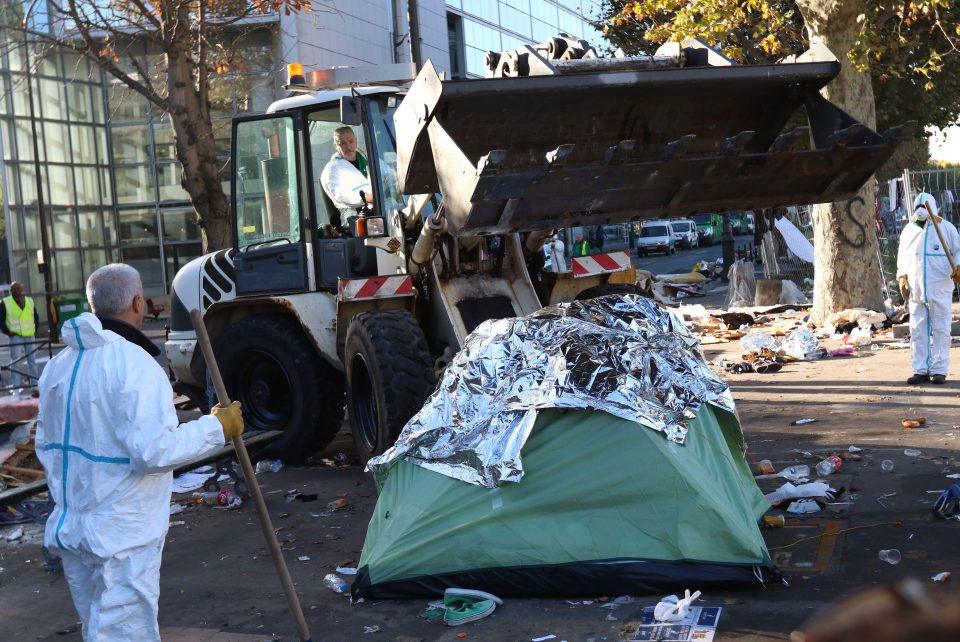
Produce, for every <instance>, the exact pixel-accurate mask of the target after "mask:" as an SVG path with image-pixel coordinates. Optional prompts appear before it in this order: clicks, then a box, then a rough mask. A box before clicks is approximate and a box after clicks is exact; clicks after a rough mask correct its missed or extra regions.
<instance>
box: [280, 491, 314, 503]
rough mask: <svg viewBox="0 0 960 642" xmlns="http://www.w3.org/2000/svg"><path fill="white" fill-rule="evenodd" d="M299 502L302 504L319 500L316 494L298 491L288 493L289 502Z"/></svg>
mask: <svg viewBox="0 0 960 642" xmlns="http://www.w3.org/2000/svg"><path fill="white" fill-rule="evenodd" d="M295 499H296V500H299V501H301V502H314V501H316V500H317V494H316V493H301V492H300V491H298V490H295V491H292V492H288V493H287V501H288V502H292V501H293V500H295Z"/></svg>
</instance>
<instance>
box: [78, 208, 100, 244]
mask: <svg viewBox="0 0 960 642" xmlns="http://www.w3.org/2000/svg"><path fill="white" fill-rule="evenodd" d="M79 221H80V246H81V247H88V246H91V245H103V213H102V212H101V211H100V210H87V211H83V210H81V211H80V213H79Z"/></svg>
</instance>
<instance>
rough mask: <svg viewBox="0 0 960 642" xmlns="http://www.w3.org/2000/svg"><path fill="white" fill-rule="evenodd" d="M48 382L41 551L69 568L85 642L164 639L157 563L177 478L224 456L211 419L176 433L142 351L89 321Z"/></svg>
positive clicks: (169, 399) (43, 404)
mask: <svg viewBox="0 0 960 642" xmlns="http://www.w3.org/2000/svg"><path fill="white" fill-rule="evenodd" d="M62 333H63V340H64V343H66V345H67V347H66V349H64V350H63V351H62V352H60V354H58V355H57V356H56V357H54V358H53V359H52V360H51V361H50V363H49V364H47V367H46V368H45V369H44V371H43V375H42V376H41V377H40V384H39V386H40V415H39V420H38V422H37V437H36V451H37V457H39V459H40V461H41V463H43V467H44V468H45V469H46V471H47V478H48V480H49V489H50V495H51V497H52V498H53V500H54V502H55V503H56V506H55V508H54V510H53V512H52V513H51V514H50V517H49V519H48V520H47V526H46V534H45V537H44V543H45V544H46V545H47V546H48V547H49V548H51V549H53V550H54V551H56V552H57V553H59V555H60V556H61V557H62V559H63V569H64V573H65V574H66V576H67V583H68V585H69V587H70V594H71V596H72V597H73V603H74V605H75V606H76V607H77V611H78V613H79V614H80V618H81V619H82V620H83V639H84V641H85V642H91V641H97V642H106V641H118V642H119V641H121V640H122V641H124V642H129V641H131V640H137V641H138V642H149V641H154V640H160V632H159V627H158V625H157V600H158V598H159V594H160V559H161V553H162V550H163V541H164V537H165V536H166V533H167V528H168V527H169V522H170V493H171V485H172V480H173V474H172V473H171V472H170V471H171V470H172V469H173V468H175V467H177V466H179V465H181V464H184V463H186V462H188V461H190V460H191V459H193V458H196V457H199V456H202V455H204V454H206V453H208V452H211V451H213V450H215V449H216V448H218V447H220V446H223V445H224V443H225V442H224V437H223V429H222V428H221V425H220V422H219V421H218V420H217V419H216V418H214V417H213V416H210V415H207V416H204V417H201V418H200V419H197V420H196V421H191V422H189V423H185V424H182V425H178V423H179V422H178V420H177V413H176V409H175V408H174V406H173V391H172V390H171V388H170V383H169V381H168V380H167V376H166V374H164V371H163V369H162V368H161V367H160V365H159V364H158V363H157V362H156V361H155V360H154V359H153V357H151V356H150V355H148V354H147V353H146V351H145V350H144V349H143V348H141V347H139V346H137V345H135V344H133V343H130V342H128V341H126V340H125V339H123V338H121V337H120V335H118V334H116V333H114V332H111V331H109V330H104V329H103V327H102V326H101V324H100V320H99V319H97V317H95V316H94V315H92V314H90V313H84V314H81V315H80V316H78V317H76V318H74V319H70V320H69V321H67V322H66V323H64V324H63V328H62Z"/></svg>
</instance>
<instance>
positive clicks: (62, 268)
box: [53, 250, 83, 291]
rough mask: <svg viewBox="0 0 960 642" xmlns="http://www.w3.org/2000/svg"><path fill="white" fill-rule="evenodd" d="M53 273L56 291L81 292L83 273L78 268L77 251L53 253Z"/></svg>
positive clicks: (78, 257) (79, 267) (78, 253)
mask: <svg viewBox="0 0 960 642" xmlns="http://www.w3.org/2000/svg"><path fill="white" fill-rule="evenodd" d="M53 264H54V265H55V266H56V267H55V269H54V272H53V276H54V279H55V281H54V282H55V283H56V287H57V289H58V290H60V291H63V290H82V289H83V272H82V268H81V266H80V252H79V251H77V250H57V251H56V252H54V253H53Z"/></svg>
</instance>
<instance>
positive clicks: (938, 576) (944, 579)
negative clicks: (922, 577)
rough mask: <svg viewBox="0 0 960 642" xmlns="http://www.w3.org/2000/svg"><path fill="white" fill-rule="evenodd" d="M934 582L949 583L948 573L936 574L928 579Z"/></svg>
mask: <svg viewBox="0 0 960 642" xmlns="http://www.w3.org/2000/svg"><path fill="white" fill-rule="evenodd" d="M930 579H931V580H933V581H934V582H949V581H950V571H943V572H942V573H937V574H936V575H934V576H933V577H931V578H930Z"/></svg>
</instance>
